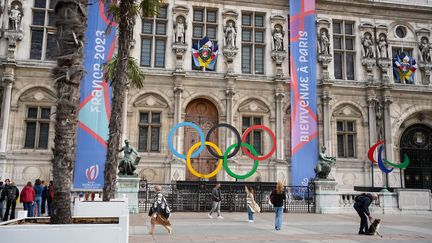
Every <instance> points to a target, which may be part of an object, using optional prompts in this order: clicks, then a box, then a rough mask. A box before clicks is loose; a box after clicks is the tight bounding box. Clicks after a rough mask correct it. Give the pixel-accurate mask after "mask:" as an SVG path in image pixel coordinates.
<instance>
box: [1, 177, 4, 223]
mask: <svg viewBox="0 0 432 243" xmlns="http://www.w3.org/2000/svg"><path fill="white" fill-rule="evenodd" d="M4 188H5V185H4V184H3V181H0V221H2V219H3V207H4V199H3V190H4Z"/></svg>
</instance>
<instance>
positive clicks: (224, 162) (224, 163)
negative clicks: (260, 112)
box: [168, 122, 276, 179]
mask: <svg viewBox="0 0 432 243" xmlns="http://www.w3.org/2000/svg"><path fill="white" fill-rule="evenodd" d="M180 127H191V128H193V129H195V130H196V131H197V132H198V134H199V137H200V141H199V142H197V143H195V144H194V145H192V147H191V148H190V149H189V150H188V152H187V153H186V155H184V154H181V153H179V152H178V151H177V150H176V149H175V148H174V145H173V143H172V140H173V138H174V134H175V131H176V130H177V129H179V128H180ZM220 127H225V128H228V129H229V130H231V131H233V132H234V135H235V137H236V138H237V143H235V144H232V145H230V146H229V147H228V148H227V149H226V151H225V152H224V153H222V151H221V150H220V148H219V147H218V146H217V145H216V144H214V143H212V142H209V141H207V140H208V139H209V138H210V135H211V134H212V132H214V131H215V130H216V129H218V128H220ZM256 129H262V130H264V131H266V132H267V133H268V134H269V135H270V137H271V140H272V142H273V146H272V148H271V150H270V152H269V153H267V154H265V155H263V156H262V157H258V152H257V151H256V150H255V149H254V147H253V146H252V145H250V144H248V143H246V139H247V136H248V135H249V133H250V132H252V131H253V130H256ZM204 147H205V148H207V150H208V152H209V153H210V154H211V155H212V156H213V157H214V158H216V159H218V161H219V162H218V165H217V166H216V169H215V170H214V171H213V172H211V173H209V174H201V173H199V172H198V171H196V170H195V169H194V168H193V167H192V163H191V158H195V157H197V156H198V155H199V154H200V153H201V152H202V151H203V150H204ZM240 147H242V151H243V152H244V153H245V155H246V156H248V157H249V158H251V159H253V160H254V165H253V167H252V169H251V170H250V171H249V172H248V173H246V174H244V175H238V174H236V173H234V172H233V171H232V170H231V169H230V168H229V167H228V159H229V158H232V157H233V156H235V155H236V154H237V153H238V151H239V150H240ZM168 148H169V149H170V151H171V152H172V153H173V154H174V155H175V156H177V157H178V158H181V159H185V160H186V165H187V168H188V169H189V171H190V172H191V173H192V174H193V175H194V176H196V177H199V178H211V177H214V176H215V175H217V173H219V171H220V170H221V169H222V167H223V168H224V170H225V171H226V172H227V173H228V175H230V176H231V177H233V178H236V179H246V178H248V177H250V176H252V175H253V174H254V173H255V172H256V171H257V169H258V166H259V161H262V160H266V159H268V158H270V157H271V156H272V155H273V154H274V152H275V150H276V136H275V134H274V133H273V131H272V130H271V129H270V128H268V127H266V126H264V125H254V126H251V127H249V128H248V129H246V131H245V132H244V134H243V136H240V133H239V132H238V131H237V129H236V128H235V127H233V126H232V125H230V124H227V123H219V124H217V125H215V126H213V127H212V128H210V130H209V131H208V133H207V135H206V136H205V137H204V132H203V130H202V129H201V128H200V127H199V126H197V125H196V124H194V123H192V122H181V123H178V124H177V125H175V126H174V127H173V128H171V130H170V132H169V134H168ZM197 148H198V150H197V151H195V150H196V149H197ZM232 150H233V151H232ZM194 151H195V152H194ZM231 151H232V152H231Z"/></svg>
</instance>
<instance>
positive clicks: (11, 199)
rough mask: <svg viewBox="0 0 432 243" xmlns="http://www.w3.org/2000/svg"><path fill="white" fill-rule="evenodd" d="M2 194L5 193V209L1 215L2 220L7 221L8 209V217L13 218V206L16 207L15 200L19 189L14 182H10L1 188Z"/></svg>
mask: <svg viewBox="0 0 432 243" xmlns="http://www.w3.org/2000/svg"><path fill="white" fill-rule="evenodd" d="M2 194H3V195H5V200H6V211H5V214H4V216H3V221H7V220H8V218H9V211H10V219H14V218H15V207H16V201H17V198H18V197H19V190H18V188H17V187H16V186H15V182H11V184H10V185H8V186H5V189H4V190H3V193H2Z"/></svg>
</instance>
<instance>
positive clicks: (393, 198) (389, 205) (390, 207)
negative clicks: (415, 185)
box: [379, 190, 399, 214]
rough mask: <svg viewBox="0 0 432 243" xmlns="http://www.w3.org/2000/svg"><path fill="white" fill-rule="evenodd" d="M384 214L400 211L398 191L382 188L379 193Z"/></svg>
mask: <svg viewBox="0 0 432 243" xmlns="http://www.w3.org/2000/svg"><path fill="white" fill-rule="evenodd" d="M379 200H380V205H381V208H382V210H383V211H382V213H383V214H395V213H396V212H398V211H399V209H398V202H397V195H396V193H392V192H389V191H387V190H385V191H384V190H382V191H381V192H380V194H379Z"/></svg>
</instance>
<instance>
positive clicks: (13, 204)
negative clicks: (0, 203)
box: [3, 200, 16, 221]
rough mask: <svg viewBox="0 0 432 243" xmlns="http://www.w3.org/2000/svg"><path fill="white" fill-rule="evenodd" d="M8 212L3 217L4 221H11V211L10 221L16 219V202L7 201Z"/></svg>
mask: <svg viewBox="0 0 432 243" xmlns="http://www.w3.org/2000/svg"><path fill="white" fill-rule="evenodd" d="M6 201H7V202H6V211H5V214H4V216H3V221H8V220H9V211H10V219H14V218H15V207H16V200H6Z"/></svg>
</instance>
